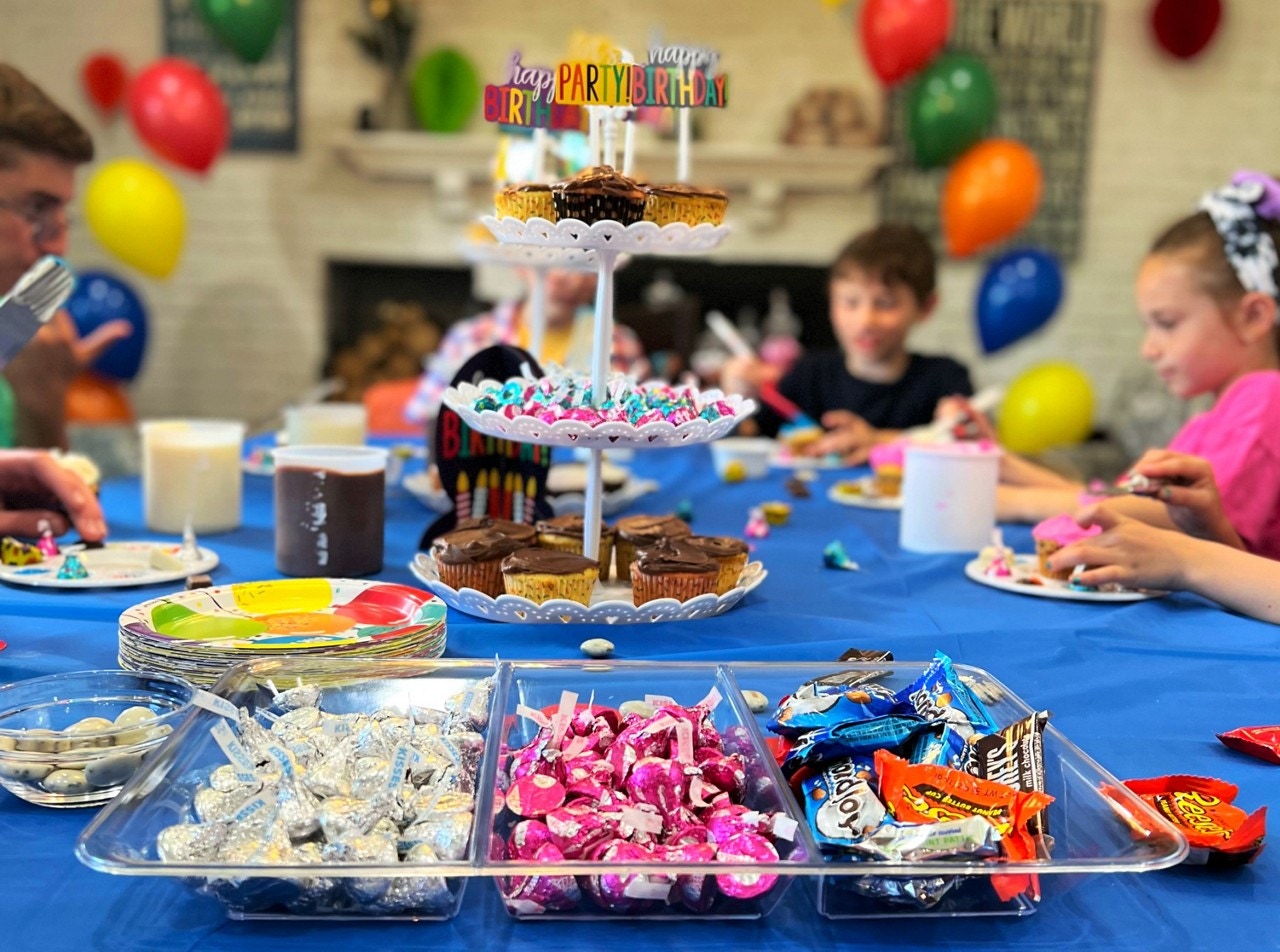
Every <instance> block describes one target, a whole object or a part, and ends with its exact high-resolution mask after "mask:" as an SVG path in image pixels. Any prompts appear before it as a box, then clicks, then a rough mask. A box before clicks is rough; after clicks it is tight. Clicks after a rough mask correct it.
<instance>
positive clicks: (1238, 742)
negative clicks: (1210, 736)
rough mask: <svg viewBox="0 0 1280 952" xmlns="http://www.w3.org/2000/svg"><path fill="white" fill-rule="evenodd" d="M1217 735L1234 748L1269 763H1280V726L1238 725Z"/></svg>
mask: <svg viewBox="0 0 1280 952" xmlns="http://www.w3.org/2000/svg"><path fill="white" fill-rule="evenodd" d="M1217 736H1218V740H1220V741H1222V743H1224V744H1226V745H1227V746H1228V747H1230V748H1231V749H1232V750H1238V751H1240V753H1242V754H1248V755H1249V756H1250V757H1257V758H1258V759H1259V760H1265V761H1266V762H1267V763H1269V764H1280V726H1272V727H1237V728H1236V729H1235V730H1233V731H1225V732H1224V733H1221V734H1219V735H1217Z"/></svg>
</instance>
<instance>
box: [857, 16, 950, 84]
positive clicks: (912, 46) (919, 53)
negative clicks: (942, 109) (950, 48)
mask: <svg viewBox="0 0 1280 952" xmlns="http://www.w3.org/2000/svg"><path fill="white" fill-rule="evenodd" d="M859 25H860V28H861V33H862V46H863V49H865V50H866V51H867V59H868V60H870V61H871V68H872V70H874V71H875V74H876V75H877V76H879V77H880V81H881V82H883V83H885V84H886V85H892V84H893V83H896V82H897V81H898V80H900V79H902V78H903V77H905V76H909V75H911V74H912V73H914V72H915V71H916V70H918V69H920V68H921V67H922V66H924V65H925V64H926V63H928V62H929V60H931V59H933V58H934V56H936V55H937V53H938V51H939V50H941V49H942V47H943V45H944V44H945V43H946V42H947V32H948V31H949V30H950V29H951V0H866V3H864V4H863V5H862V16H861V18H860V20H859Z"/></svg>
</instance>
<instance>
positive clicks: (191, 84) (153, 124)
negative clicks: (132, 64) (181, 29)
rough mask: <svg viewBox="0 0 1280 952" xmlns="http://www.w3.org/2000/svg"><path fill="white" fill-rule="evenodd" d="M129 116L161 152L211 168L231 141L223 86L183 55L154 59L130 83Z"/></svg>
mask: <svg viewBox="0 0 1280 952" xmlns="http://www.w3.org/2000/svg"><path fill="white" fill-rule="evenodd" d="M129 116H130V117H131V118H132V119H133V125H134V128H135V129H137V130H138V135H139V136H140V137H141V138H142V141H143V142H145V143H146V144H147V145H148V146H149V147H150V148H151V149H152V150H153V151H154V152H155V153H156V154H157V155H159V156H161V157H162V158H165V159H168V160H169V161H170V162H173V163H174V164H175V165H180V166H182V167H183V168H185V169H191V170H192V171H194V172H205V171H207V170H208V168H209V166H211V165H212V164H213V162H214V160H215V159H217V157H218V156H219V155H220V154H221V153H222V150H223V149H225V148H226V147H227V139H228V138H229V136H230V133H231V122H230V119H229V117H228V114H227V104H226V101H225V100H224V99H223V98H222V91H221V90H220V89H218V87H217V86H216V85H215V84H214V82H213V81H212V80H211V79H209V77H208V76H207V75H206V74H205V72H204V71H203V70H202V69H200V68H199V67H198V66H195V65H194V64H192V63H189V62H187V61H186V60H184V59H178V58H177V57H169V58H166V59H162V60H157V61H156V62H154V63H152V64H151V65H150V66H148V67H147V68H146V69H144V70H143V71H142V72H141V73H139V74H138V75H137V77H136V78H135V79H134V81H133V84H132V85H131V86H130V87H129Z"/></svg>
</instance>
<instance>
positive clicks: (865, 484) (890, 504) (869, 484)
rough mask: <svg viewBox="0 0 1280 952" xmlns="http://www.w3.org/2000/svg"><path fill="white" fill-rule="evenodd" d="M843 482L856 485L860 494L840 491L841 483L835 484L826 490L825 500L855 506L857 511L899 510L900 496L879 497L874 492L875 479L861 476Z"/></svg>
mask: <svg viewBox="0 0 1280 952" xmlns="http://www.w3.org/2000/svg"><path fill="white" fill-rule="evenodd" d="M844 482H852V483H856V484H857V485H858V486H860V487H861V489H862V491H861V492H856V493H851V492H846V491H844V490H842V489H841V486H842V483H836V484H835V485H834V486H832V487H831V488H830V489H828V490H827V498H828V499H830V500H831V501H832V502H838V503H839V504H840V505H842V506H856V507H857V508H859V509H894V510H896V509H901V508H902V497H901V496H881V495H880V494H879V493H878V492H876V485H875V477H873V476H863V477H862V478H860V479H856V480H845V481H844Z"/></svg>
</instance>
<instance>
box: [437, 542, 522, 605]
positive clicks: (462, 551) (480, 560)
mask: <svg viewBox="0 0 1280 952" xmlns="http://www.w3.org/2000/svg"><path fill="white" fill-rule="evenodd" d="M522 544H523V543H521V542H520V541H519V540H518V539H513V538H511V537H510V536H506V535H503V534H502V533H501V532H498V531H497V530H496V529H494V528H493V527H492V526H481V527H479V528H472V529H455V530H454V531H453V532H448V533H446V534H444V535H442V536H440V538H438V539H436V540H435V542H433V543H432V544H431V554H432V556H434V558H435V560H436V571H437V573H438V574H439V576H440V581H442V582H444V583H445V584H446V585H448V586H449V587H450V588H453V589H464V588H474V589H475V590H476V591H478V592H484V593H485V594H486V595H488V596H489V597H490V598H497V597H498V596H499V595H501V594H502V592H503V585H502V560H503V559H504V558H506V557H507V556H508V555H510V554H511V553H512V552H514V551H516V550H517V549H519V548H520V547H521V546H522Z"/></svg>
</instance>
